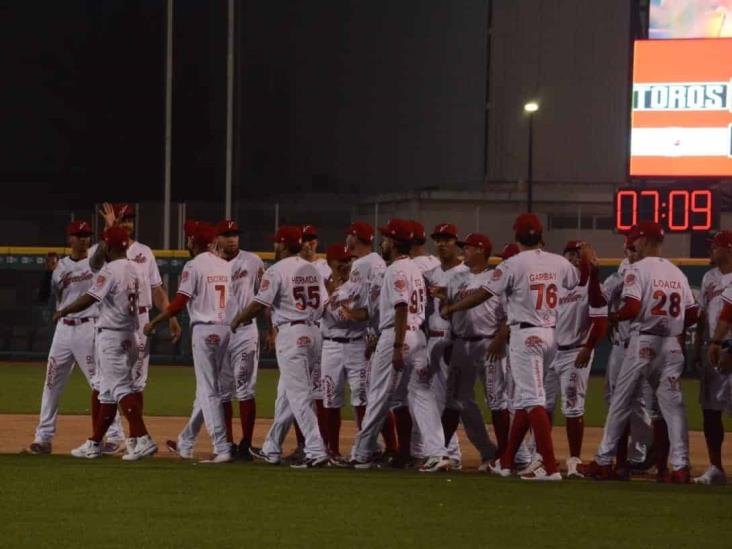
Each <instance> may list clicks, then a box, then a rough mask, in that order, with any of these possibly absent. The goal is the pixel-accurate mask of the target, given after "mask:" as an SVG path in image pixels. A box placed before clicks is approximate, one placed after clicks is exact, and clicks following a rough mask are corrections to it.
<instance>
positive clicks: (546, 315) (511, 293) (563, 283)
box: [483, 249, 579, 327]
mask: <svg viewBox="0 0 732 549" xmlns="http://www.w3.org/2000/svg"><path fill="white" fill-rule="evenodd" d="M577 284H579V273H578V271H577V269H576V268H575V267H574V265H572V264H571V263H570V262H569V261H567V260H566V259H565V258H564V257H562V256H561V255H557V254H552V253H549V252H545V251H544V250H539V249H537V250H525V251H523V252H520V253H518V254H516V255H514V256H513V257H510V258H509V259H507V260H505V261H504V262H503V263H501V264H500V265H499V266H498V267H496V268H495V269H493V271H492V272H491V278H490V280H489V281H487V282H486V284H485V285H484V286H483V288H484V289H486V290H488V291H489V292H491V293H492V294H495V295H499V296H501V295H504V294H505V295H506V296H507V303H508V311H507V313H508V321H509V323H510V324H520V323H525V324H528V325H531V326H537V327H553V326H555V325H556V322H557V309H556V308H557V304H558V302H559V289H560V288H565V289H567V290H571V289H572V288H574V287H575V286H577Z"/></svg>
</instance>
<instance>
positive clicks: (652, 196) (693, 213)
mask: <svg viewBox="0 0 732 549" xmlns="http://www.w3.org/2000/svg"><path fill="white" fill-rule="evenodd" d="M712 210H713V204H712V191H711V190H709V189H697V190H688V189H676V190H672V191H659V190H657V189H644V190H637V189H623V190H619V191H618V192H617V193H615V228H616V229H617V230H618V231H627V230H629V229H630V228H631V227H632V226H633V225H635V224H636V223H638V221H641V220H652V221H654V222H656V223H661V224H662V225H664V226H665V227H667V228H668V230H669V231H688V230H692V231H708V230H710V229H711V228H712Z"/></svg>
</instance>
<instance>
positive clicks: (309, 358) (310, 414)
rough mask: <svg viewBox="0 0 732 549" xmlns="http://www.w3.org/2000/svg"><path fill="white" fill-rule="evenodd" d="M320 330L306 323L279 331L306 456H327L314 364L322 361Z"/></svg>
mask: <svg viewBox="0 0 732 549" xmlns="http://www.w3.org/2000/svg"><path fill="white" fill-rule="evenodd" d="M320 338H321V336H320V330H319V329H318V327H317V326H314V325H312V326H311V325H306V324H296V325H294V326H293V325H291V324H285V325H283V326H281V327H280V330H279V332H278V334H277V343H276V349H277V362H278V363H279V366H280V376H281V379H282V382H283V386H284V392H285V397H286V398H287V401H288V403H289V408H290V409H291V413H292V414H293V415H294V418H295V420H296V421H297V424H298V425H299V426H300V430H301V431H302V434H303V436H304V437H305V456H306V457H307V458H308V459H317V458H321V457H323V456H326V455H327V452H326V450H325V445H324V444H323V438H322V437H321V436H320V431H319V430H318V419H317V417H316V415H315V410H313V405H312V402H313V392H312V380H313V377H312V372H313V365H314V364H316V362H317V363H319V362H320V357H319V354H320V349H321V345H320V341H321V339H320Z"/></svg>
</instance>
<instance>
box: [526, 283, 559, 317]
mask: <svg viewBox="0 0 732 549" xmlns="http://www.w3.org/2000/svg"><path fill="white" fill-rule="evenodd" d="M529 288H531V291H532V292H536V310H537V311H538V310H539V309H542V308H543V307H544V302H546V306H547V307H548V308H549V309H553V308H554V307H556V306H557V286H556V284H549V286H547V285H546V284H532V285H531V286H529Z"/></svg>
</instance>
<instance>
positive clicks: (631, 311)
mask: <svg viewBox="0 0 732 549" xmlns="http://www.w3.org/2000/svg"><path fill="white" fill-rule="evenodd" d="M640 310H641V302H640V301H638V300H637V299H633V298H632V297H626V298H625V305H623V307H622V308H621V309H620V310H619V311H618V314H617V319H618V320H619V321H621V322H622V321H623V320H630V319H632V318H635V317H637V316H638V313H640Z"/></svg>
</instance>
